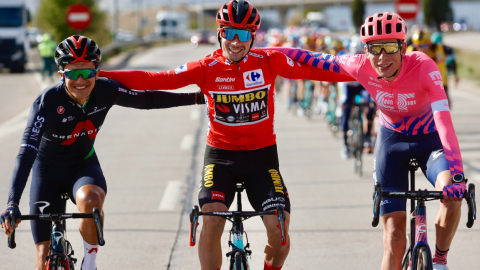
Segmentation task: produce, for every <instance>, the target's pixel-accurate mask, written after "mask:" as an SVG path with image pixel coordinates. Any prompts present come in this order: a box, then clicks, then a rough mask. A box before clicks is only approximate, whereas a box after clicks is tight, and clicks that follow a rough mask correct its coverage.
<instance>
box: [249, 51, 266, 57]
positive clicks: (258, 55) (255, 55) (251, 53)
mask: <svg viewBox="0 0 480 270" xmlns="http://www.w3.org/2000/svg"><path fill="white" fill-rule="evenodd" d="M248 54H250V55H251V56H254V57H258V58H263V55H260V54H256V53H253V52H249V53H248Z"/></svg>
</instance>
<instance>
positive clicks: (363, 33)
mask: <svg viewBox="0 0 480 270" xmlns="http://www.w3.org/2000/svg"><path fill="white" fill-rule="evenodd" d="M361 31H362V36H365V26H363V27H362V30H361Z"/></svg>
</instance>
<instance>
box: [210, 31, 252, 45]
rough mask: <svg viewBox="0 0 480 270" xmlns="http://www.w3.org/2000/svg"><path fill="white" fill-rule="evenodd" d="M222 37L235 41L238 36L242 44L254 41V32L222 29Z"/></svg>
mask: <svg viewBox="0 0 480 270" xmlns="http://www.w3.org/2000/svg"><path fill="white" fill-rule="evenodd" d="M218 31H220V36H221V37H222V38H224V39H226V40H234V39H235V36H238V40H240V42H245V41H250V40H252V32H250V31H248V30H243V29H234V28H220V29H219V30H218Z"/></svg>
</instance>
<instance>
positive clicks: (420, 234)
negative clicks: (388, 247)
mask: <svg viewBox="0 0 480 270" xmlns="http://www.w3.org/2000/svg"><path fill="white" fill-rule="evenodd" d="M411 223H414V224H412V225H414V226H412V227H411V228H412V234H411V238H412V239H413V235H415V242H413V243H414V244H413V245H411V246H410V251H411V255H412V256H411V258H412V268H411V269H417V262H418V256H419V255H420V252H419V251H420V250H421V249H423V248H424V249H426V251H427V252H426V253H427V254H426V257H427V261H426V262H423V263H424V264H427V266H429V267H430V268H428V269H432V267H433V262H432V253H431V251H430V247H429V245H428V241H427V209H426V207H425V202H424V201H423V200H420V201H419V202H418V205H417V207H416V209H415V217H412V219H411ZM413 228H415V231H413Z"/></svg>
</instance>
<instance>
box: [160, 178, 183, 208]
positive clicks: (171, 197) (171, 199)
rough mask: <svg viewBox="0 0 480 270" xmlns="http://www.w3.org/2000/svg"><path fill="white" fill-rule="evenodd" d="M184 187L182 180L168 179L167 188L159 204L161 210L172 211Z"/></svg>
mask: <svg viewBox="0 0 480 270" xmlns="http://www.w3.org/2000/svg"><path fill="white" fill-rule="evenodd" d="M182 188H183V183H182V182H181V181H168V184H167V188H166V189H165V191H164V192H163V197H162V201H161V202H160V205H159V206H158V210H160V211H172V210H174V209H175V206H176V205H177V202H178V198H179V197H180V193H181V191H182Z"/></svg>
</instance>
